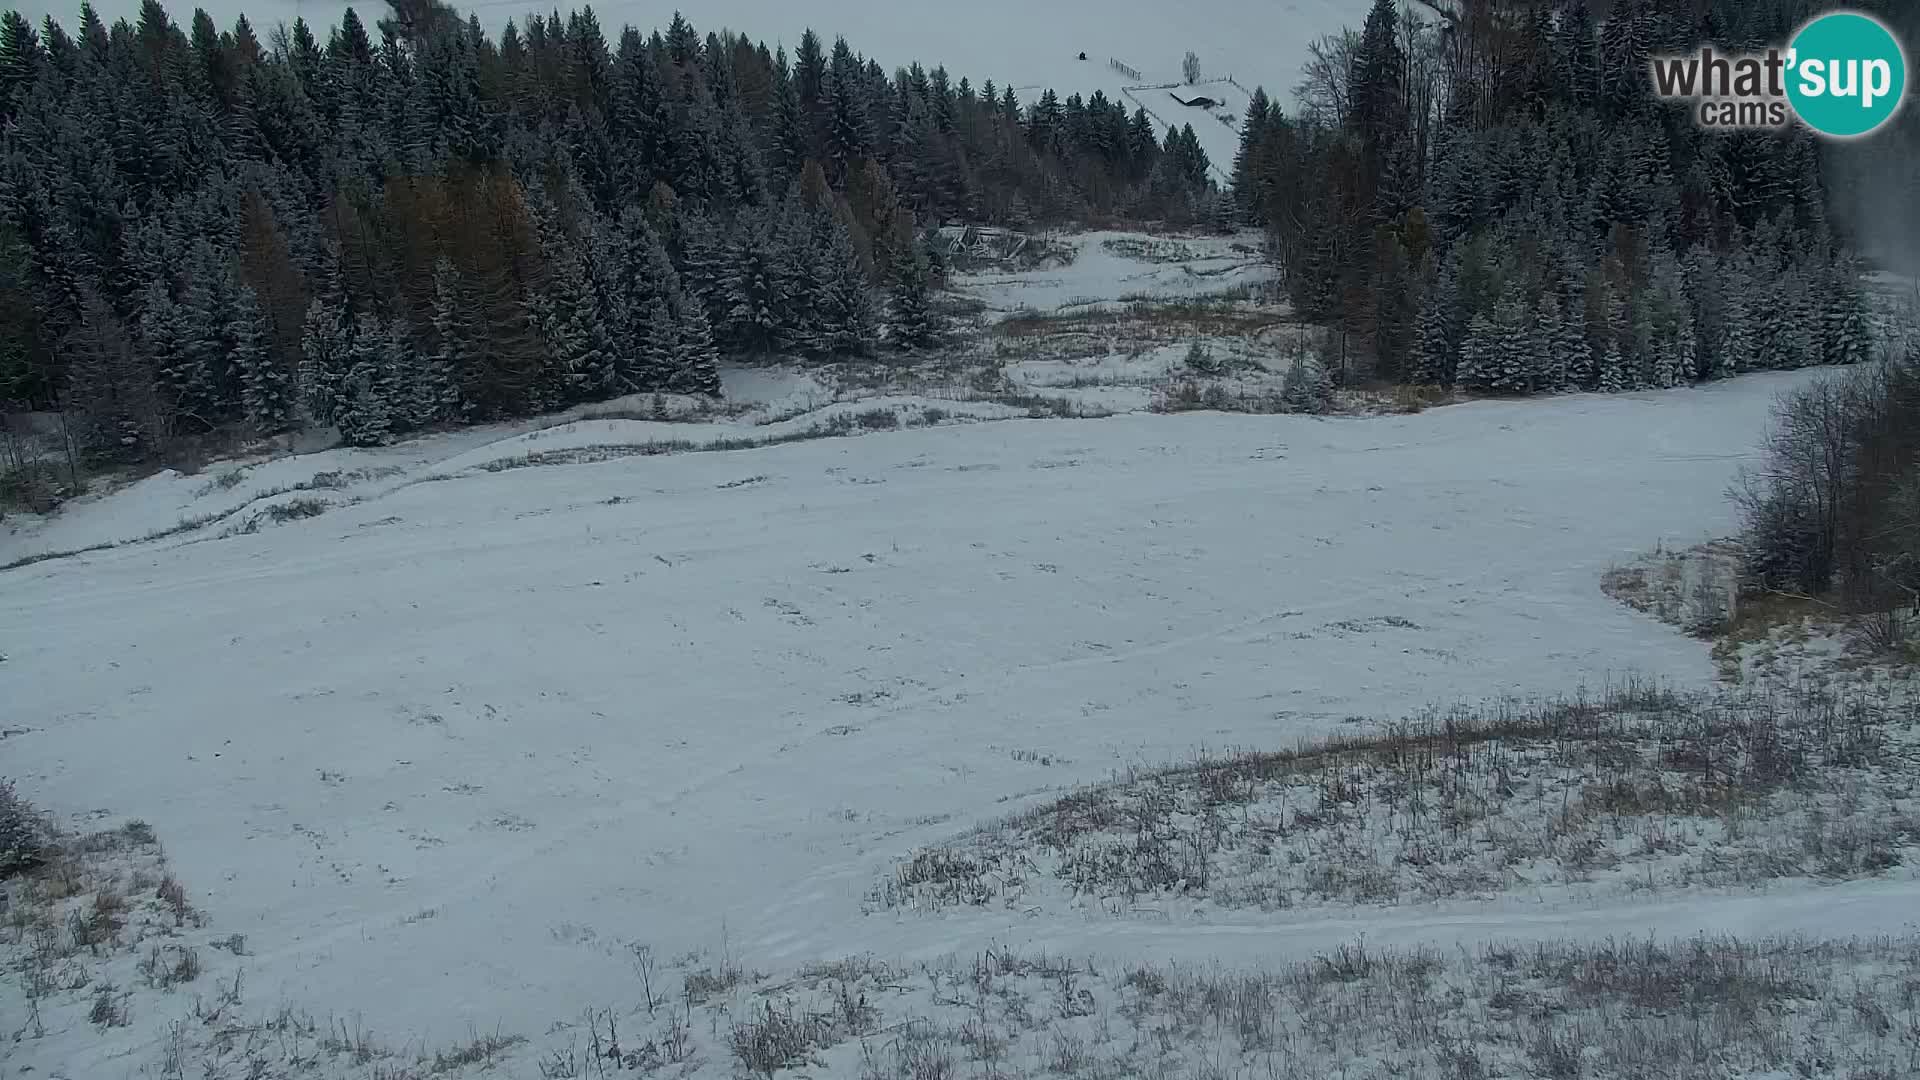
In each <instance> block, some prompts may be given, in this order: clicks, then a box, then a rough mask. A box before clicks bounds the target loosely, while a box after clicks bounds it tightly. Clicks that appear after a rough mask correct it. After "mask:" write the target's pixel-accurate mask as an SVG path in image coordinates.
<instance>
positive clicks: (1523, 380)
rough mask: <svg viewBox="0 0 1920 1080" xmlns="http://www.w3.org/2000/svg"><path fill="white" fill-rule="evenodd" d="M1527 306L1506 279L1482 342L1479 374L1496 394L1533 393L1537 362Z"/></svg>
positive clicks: (1535, 338)
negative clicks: (1490, 330)
mask: <svg viewBox="0 0 1920 1080" xmlns="http://www.w3.org/2000/svg"><path fill="white" fill-rule="evenodd" d="M1530 316H1531V312H1530V309H1529V308H1528V307H1527V303H1526V297H1525V296H1524V295H1523V294H1522V292H1521V290H1520V289H1519V287H1518V286H1517V285H1516V284H1515V283H1512V282H1509V283H1508V284H1507V286H1506V288H1504V289H1503V290H1501V294H1500V299H1499V300H1498V301H1497V302H1496V303H1495V304H1494V309H1493V333H1492V337H1491V339H1490V340H1488V341H1487V342H1485V346H1484V347H1485V349H1486V353H1485V356H1484V359H1483V360H1482V368H1481V372H1480V377H1481V378H1482V379H1483V380H1484V382H1485V384H1486V385H1485V389H1487V390H1489V391H1491V392H1493V393H1496V394H1529V393H1532V392H1533V388H1534V382H1535V369H1536V368H1537V367H1538V366H1539V365H1540V364H1541V362H1542V357H1541V354H1540V353H1538V352H1536V351H1535V349H1536V346H1537V345H1538V344H1539V342H1538V339H1537V337H1536V336H1535V334H1534V333H1533V330H1532V326H1531V324H1532V319H1531V317H1530Z"/></svg>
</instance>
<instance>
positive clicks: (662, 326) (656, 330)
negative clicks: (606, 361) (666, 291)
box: [634, 296, 712, 392]
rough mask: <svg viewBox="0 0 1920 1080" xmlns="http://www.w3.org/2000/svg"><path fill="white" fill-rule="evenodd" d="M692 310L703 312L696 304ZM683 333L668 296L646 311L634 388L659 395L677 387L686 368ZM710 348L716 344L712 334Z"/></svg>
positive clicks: (657, 300) (656, 300)
mask: <svg viewBox="0 0 1920 1080" xmlns="http://www.w3.org/2000/svg"><path fill="white" fill-rule="evenodd" d="M691 310H692V311H694V312H699V311H700V308H699V307H698V306H697V305H696V306H693V307H692V308H691ZM702 317H703V318H704V317H705V316H704V315H702ZM682 333H683V331H682V327H681V325H680V322H679V321H678V320H676V319H675V318H674V315H673V311H672V309H671V307H670V306H669V305H668V304H667V299H666V297H664V296H662V297H658V298H656V299H655V300H654V301H653V302H652V303H651V304H650V305H649V306H648V307H647V309H646V318H645V321H644V330H643V331H642V333H641V335H640V355H639V357H638V359H637V361H636V363H635V364H634V385H636V386H637V387H639V388H640V389H641V390H643V391H646V390H651V391H655V392H659V391H662V390H665V389H667V388H668V387H670V386H673V385H675V384H676V382H677V373H678V372H679V370H680V368H681V367H682V344H681V337H682ZM708 345H709V346H711V345H712V341H711V335H709V340H708Z"/></svg>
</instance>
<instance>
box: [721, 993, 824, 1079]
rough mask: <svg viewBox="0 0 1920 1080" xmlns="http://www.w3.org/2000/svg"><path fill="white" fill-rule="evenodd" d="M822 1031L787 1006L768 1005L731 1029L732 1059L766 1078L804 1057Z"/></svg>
mask: <svg viewBox="0 0 1920 1080" xmlns="http://www.w3.org/2000/svg"><path fill="white" fill-rule="evenodd" d="M822 1031H823V1025H822V1023H821V1022H820V1021H819V1020H816V1019H815V1018H813V1017H810V1016H806V1015H804V1014H801V1013H799V1012H797V1011H795V1009H794V1007H793V1005H792V1004H791V1003H785V1004H782V1005H779V1006H776V1005H775V1004H774V1003H773V1002H771V1001H769V1002H766V1003H765V1004H764V1005H763V1006H762V1008H761V1011H760V1012H759V1013H757V1014H754V1015H752V1016H751V1017H749V1018H748V1019H747V1020H744V1021H742V1022H739V1023H736V1024H734V1025H733V1028H732V1030H731V1035H730V1038H731V1042H732V1046H733V1056H734V1058H735V1060H737V1061H739V1062H740V1065H741V1067H743V1068H745V1069H746V1070H748V1071H749V1072H754V1073H758V1074H760V1075H761V1076H768V1077H770V1076H772V1075H773V1074H774V1073H776V1072H778V1071H780V1070H781V1069H784V1068H786V1067H787V1066H789V1065H791V1064H793V1063H795V1062H797V1061H799V1060H801V1059H802V1058H803V1057H805V1056H806V1054H807V1053H808V1052H809V1051H811V1050H812V1049H813V1048H814V1047H815V1046H816V1045H817V1042H816V1040H818V1039H819V1038H820V1036H821V1034H822Z"/></svg>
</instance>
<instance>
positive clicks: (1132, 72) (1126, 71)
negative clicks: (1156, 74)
mask: <svg viewBox="0 0 1920 1080" xmlns="http://www.w3.org/2000/svg"><path fill="white" fill-rule="evenodd" d="M1107 63H1109V64H1111V65H1113V70H1115V71H1117V72H1119V73H1120V74H1122V75H1125V76H1126V77H1127V78H1129V79H1132V80H1133V81H1134V82H1139V81H1140V80H1141V79H1144V78H1146V76H1144V75H1142V74H1140V69H1139V68H1135V67H1129V66H1127V65H1126V64H1123V63H1121V62H1120V61H1118V60H1115V59H1114V58H1113V57H1111V56H1109V57H1107Z"/></svg>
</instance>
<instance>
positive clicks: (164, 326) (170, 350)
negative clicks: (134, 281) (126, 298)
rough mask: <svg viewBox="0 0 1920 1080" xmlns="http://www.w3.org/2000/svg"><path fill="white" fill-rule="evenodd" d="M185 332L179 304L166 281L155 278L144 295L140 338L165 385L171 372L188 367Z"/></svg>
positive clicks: (149, 360)
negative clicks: (186, 362)
mask: <svg viewBox="0 0 1920 1080" xmlns="http://www.w3.org/2000/svg"><path fill="white" fill-rule="evenodd" d="M185 336H186V327H185V326H184V324H183V322H182V314H181V311H180V307H179V305H177V304H175V303H174V302H173V297H172V296H171V295H169V294H168V292H167V286H166V283H165V282H164V281H162V280H161V279H159V278H155V279H153V280H152V281H151V282H149V283H148V285H147V290H146V292H145V293H144V294H143V296H142V299H141V303H140V325H139V333H138V339H139V346H140V352H141V354H142V355H144V356H145V357H146V358H147V362H148V363H149V364H150V365H151V366H152V368H153V370H154V371H155V372H158V373H160V375H161V377H162V385H168V384H170V383H171V380H169V379H167V378H166V376H167V375H168V373H171V372H179V371H183V370H184V363H185V349H186V343H185V340H184V339H185Z"/></svg>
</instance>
